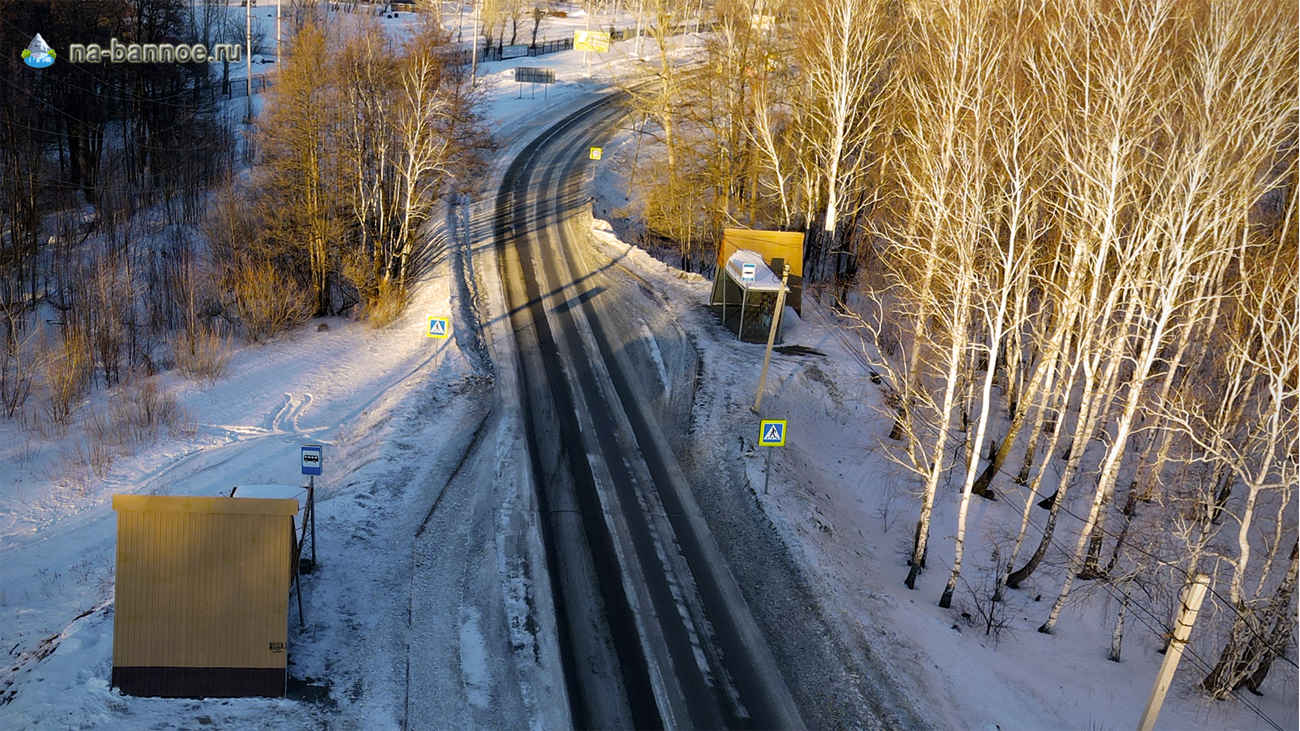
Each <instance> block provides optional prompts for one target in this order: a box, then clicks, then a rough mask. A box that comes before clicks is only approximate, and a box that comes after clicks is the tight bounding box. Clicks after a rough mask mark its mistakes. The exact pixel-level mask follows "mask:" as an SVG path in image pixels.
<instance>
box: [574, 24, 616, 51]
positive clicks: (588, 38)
mask: <svg viewBox="0 0 1300 731" xmlns="http://www.w3.org/2000/svg"><path fill="white" fill-rule="evenodd" d="M573 50H575V51H593V52H595V53H606V52H608V51H609V31H605V30H575V31H573Z"/></svg>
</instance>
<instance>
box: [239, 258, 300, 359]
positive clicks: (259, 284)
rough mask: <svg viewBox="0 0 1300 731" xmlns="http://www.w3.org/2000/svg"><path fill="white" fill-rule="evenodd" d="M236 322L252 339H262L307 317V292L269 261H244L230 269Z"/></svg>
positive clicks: (274, 334)
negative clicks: (241, 325) (232, 269)
mask: <svg viewBox="0 0 1300 731" xmlns="http://www.w3.org/2000/svg"><path fill="white" fill-rule="evenodd" d="M230 276H231V280H232V281H231V285H232V286H231V288H232V289H233V290H234V293H235V308H236V310H237V311H238V313H239V321H240V322H241V323H242V324H243V326H244V329H245V330H246V331H247V332H248V336H249V337H250V338H252V339H253V340H266V339H268V338H272V337H274V336H276V335H278V334H279V333H281V332H283V331H285V330H287V329H288V328H290V327H293V326H295V325H300V324H302V323H304V322H306V321H307V319H308V318H310V317H311V314H312V310H313V309H314V305H313V301H312V299H313V298H312V296H311V293H309V292H307V291H305V290H304V289H303V287H301V286H299V285H298V283H297V282H294V281H293V280H292V279H291V278H289V277H286V276H284V275H282V274H281V273H280V272H278V271H276V267H275V266H274V265H272V264H271V263H270V262H244V263H243V264H240V265H238V266H236V267H235V269H234V271H233V272H231V275H230Z"/></svg>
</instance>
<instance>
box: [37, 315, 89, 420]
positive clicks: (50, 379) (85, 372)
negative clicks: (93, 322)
mask: <svg viewBox="0 0 1300 731" xmlns="http://www.w3.org/2000/svg"><path fill="white" fill-rule="evenodd" d="M42 365H43V367H44V368H43V370H44V372H45V385H46V386H47V387H48V388H49V403H48V404H47V413H48V415H49V417H50V421H52V422H54V423H55V424H58V425H60V426H66V425H67V423H68V419H69V418H70V417H71V416H72V410H73V406H74V405H75V404H76V402H77V400H78V399H79V398H81V396H82V395H83V394H84V393H85V392H86V385H87V383H88V382H89V380H90V375H91V369H92V368H93V367H94V362H93V360H92V358H91V355H90V341H89V339H88V338H87V337H86V335H85V334H84V333H82V332H81V331H80V330H78V329H77V328H68V329H67V330H65V331H64V335H63V342H62V343H61V344H60V345H58V346H55V347H53V348H48V349H47V350H46V352H45V355H44V357H43V358H42Z"/></svg>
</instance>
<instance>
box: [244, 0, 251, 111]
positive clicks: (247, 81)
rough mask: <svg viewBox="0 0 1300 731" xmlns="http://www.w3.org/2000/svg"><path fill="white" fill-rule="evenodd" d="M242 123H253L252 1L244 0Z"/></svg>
mask: <svg viewBox="0 0 1300 731" xmlns="http://www.w3.org/2000/svg"><path fill="white" fill-rule="evenodd" d="M244 70H245V72H246V73H245V74H244V85H245V91H247V92H248V93H247V94H245V99H244V121H246V122H252V121H253V0H244Z"/></svg>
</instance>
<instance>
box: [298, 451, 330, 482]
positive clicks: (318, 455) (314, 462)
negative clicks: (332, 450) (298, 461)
mask: <svg viewBox="0 0 1300 731" xmlns="http://www.w3.org/2000/svg"><path fill="white" fill-rule="evenodd" d="M324 465H325V449H324V447H322V446H320V445H319V444H313V445H311V446H307V447H303V448H302V473H303V474H304V475H311V476H313V477H315V476H316V475H319V474H320V470H321V467H323V466H324Z"/></svg>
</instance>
